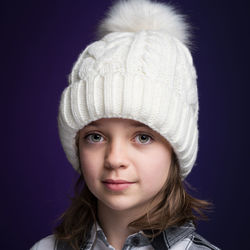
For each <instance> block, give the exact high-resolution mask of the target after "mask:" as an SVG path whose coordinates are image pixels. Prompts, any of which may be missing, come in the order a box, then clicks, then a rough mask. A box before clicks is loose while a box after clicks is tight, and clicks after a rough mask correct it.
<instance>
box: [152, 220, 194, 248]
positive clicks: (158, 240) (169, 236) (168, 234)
mask: <svg viewBox="0 0 250 250" xmlns="http://www.w3.org/2000/svg"><path fill="white" fill-rule="evenodd" d="M194 231H195V226H194V224H193V222H192V221H188V222H186V223H184V224H183V225H182V226H178V227H177V226H173V227H170V228H168V229H166V230H165V231H163V232H162V233H161V234H159V235H158V236H156V237H155V238H154V239H153V241H152V242H151V244H152V246H153V247H154V248H155V249H166V247H167V249H169V248H170V247H172V246H173V245H174V244H175V243H176V242H178V241H180V240H182V239H185V238H187V237H188V236H189V235H190V234H192V233H193V232H194Z"/></svg>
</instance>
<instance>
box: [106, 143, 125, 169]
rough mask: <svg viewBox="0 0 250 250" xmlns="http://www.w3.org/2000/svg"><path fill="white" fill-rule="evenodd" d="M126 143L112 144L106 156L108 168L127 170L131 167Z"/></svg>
mask: <svg viewBox="0 0 250 250" xmlns="http://www.w3.org/2000/svg"><path fill="white" fill-rule="evenodd" d="M127 151H128V150H127V146H126V143H124V142H121V140H114V141H112V142H110V144H109V145H108V147H107V151H106V156H105V167H106V168H114V169H115V168H127V167H128V166H129V159H128V152H127Z"/></svg>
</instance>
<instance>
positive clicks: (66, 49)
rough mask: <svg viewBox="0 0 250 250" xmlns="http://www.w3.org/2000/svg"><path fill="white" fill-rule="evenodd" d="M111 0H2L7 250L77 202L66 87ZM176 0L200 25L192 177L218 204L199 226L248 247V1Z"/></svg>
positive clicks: (222, 243)
mask: <svg viewBox="0 0 250 250" xmlns="http://www.w3.org/2000/svg"><path fill="white" fill-rule="evenodd" d="M111 2H112V1H110V0H105V1H103V0H99V1H83V0H81V1H79V0H75V1H69V0H68V1H66V0H60V1H59V0H55V1H49V0H43V1H41V0H39V1H38V0H36V1H31V0H30V1H1V15H0V18H1V23H2V24H4V26H3V27H2V29H1V69H2V70H3V71H2V74H1V75H2V77H1V127H2V129H1V131H2V135H3V143H1V153H2V157H1V177H2V178H1V193H2V199H1V232H0V235H1V246H0V248H1V249H19V250H20V249H28V248H29V247H31V246H32V245H33V244H34V243H35V242H36V241H37V240H39V239H40V238H42V237H44V236H46V235H48V234H50V233H51V230H52V228H53V225H55V222H54V221H55V219H56V218H57V217H58V215H60V214H61V212H62V211H64V209H65V208H66V207H67V205H68V204H69V202H68V198H67V197H68V196H69V194H71V191H72V186H73V183H74V181H75V180H76V177H77V175H76V174H75V172H74V171H73V169H72V168H71V166H70V164H69V163H68V162H67V160H66V157H65V155H64V152H63V150H62V147H61V145H60V142H59V138H58V132H57V112H58V105H59V100H60V95H61V92H62V91H63V89H64V88H65V87H66V86H67V76H68V74H69V73H70V71H71V68H72V65H73V63H74V62H75V60H76V59H77V57H78V54H79V53H80V52H81V51H82V50H83V49H84V47H85V46H86V45H87V44H88V43H90V42H91V41H93V40H94V38H95V34H94V31H95V28H96V25H97V23H98V21H99V20H100V19H101V18H102V17H103V15H104V11H105V10H107V8H108V7H109V6H110V3H111ZM172 3H174V4H175V5H177V6H178V7H179V9H180V10H182V12H183V13H186V14H187V15H189V16H190V18H189V20H190V22H191V23H192V24H193V26H194V27H195V29H194V34H195V47H196V48H195V50H194V51H193V56H194V62H195V65H196V68H197V72H198V84H199V85H198V88H199V98H200V117H199V129H200V139H199V145H200V147H199V153H198V160H197V165H196V166H195V167H194V169H193V171H192V173H191V174H190V175H189V177H188V178H187V180H188V181H189V182H190V183H191V184H192V186H193V187H195V188H197V193H196V196H198V197H200V198H203V199H208V200H212V201H213V202H214V203H215V212H214V213H212V214H211V215H210V221H209V222H202V223H200V224H199V226H198V232H199V233H200V234H201V235H203V236H204V237H205V238H207V239H208V240H209V241H211V242H212V243H214V244H215V245H217V246H219V247H222V248H223V249H246V246H247V245H248V244H249V243H248V237H249V229H248V227H247V222H248V220H249V208H250V207H249V192H248V190H249V185H248V182H249V181H248V179H249V174H250V171H249V161H248V157H249V145H248V144H249V137H248V135H247V132H248V131H247V128H248V127H249V126H248V125H249V123H248V115H249V112H248V107H249V105H247V99H249V87H248V85H249V71H250V70H249V58H250V57H249V42H250V39H249V36H248V35H247V33H249V28H248V27H249V6H248V1H237V3H235V1H234V2H233V1H231V2H230V1H222V0H221V1H208V0H203V1H197V0H189V1H186V0H178V1H174V0H172ZM6 118H7V119H6Z"/></svg>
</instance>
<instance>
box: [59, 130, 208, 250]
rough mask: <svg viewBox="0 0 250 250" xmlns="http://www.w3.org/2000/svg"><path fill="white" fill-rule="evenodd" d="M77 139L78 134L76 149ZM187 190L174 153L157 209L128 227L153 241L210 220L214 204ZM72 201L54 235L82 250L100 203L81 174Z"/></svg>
mask: <svg viewBox="0 0 250 250" xmlns="http://www.w3.org/2000/svg"><path fill="white" fill-rule="evenodd" d="M78 138H79V135H78V134H77V136H76V145H77V148H79V147H78ZM78 150H79V149H78ZM78 156H79V152H78ZM188 186H189V184H188V183H187V182H186V181H182V180H181V175H180V167H179V164H178V161H177V158H176V155H175V153H174V152H173V153H172V159H171V166H170V171H169V175H168V178H167V181H166V183H165V185H164V186H163V187H162V189H161V190H160V192H159V193H158V194H157V195H156V196H155V197H154V199H153V201H154V202H152V203H150V204H157V205H156V206H154V207H149V208H148V211H147V213H146V214H144V215H142V216H141V217H140V218H138V219H137V220H135V221H133V222H131V223H130V224H129V227H131V228H133V229H134V230H135V231H140V230H149V232H152V233H150V234H147V236H148V237H149V238H152V237H154V236H156V235H158V234H160V233H161V232H162V231H164V230H165V229H166V228H168V227H171V226H180V225H182V224H183V223H184V222H186V221H189V220H192V221H193V222H194V224H196V222H197V220H201V219H202V220H207V219H208V217H207V216H206V215H205V212H208V211H209V210H211V208H212V203H211V202H208V201H205V200H200V199H197V198H194V197H192V196H191V195H190V194H188V193H187V191H186V188H187V187H188ZM71 200H72V203H71V205H70V207H69V208H68V209H67V210H66V211H65V212H64V213H63V214H62V215H61V216H60V218H59V221H60V223H59V225H58V226H56V228H55V230H54V234H55V237H56V239H58V240H63V241H67V242H68V243H70V245H71V246H72V247H73V249H75V250H79V249H80V248H79V246H80V245H81V244H82V243H83V242H84V241H85V240H86V239H87V238H88V234H89V232H90V229H91V227H92V225H95V226H96V222H97V199H96V197H95V196H94V195H93V194H92V193H91V192H90V191H89V189H88V187H87V185H84V179H83V176H82V174H81V175H80V177H79V178H78V180H77V182H76V184H75V188H74V196H73V198H72V199H71ZM147 232H148V231H147Z"/></svg>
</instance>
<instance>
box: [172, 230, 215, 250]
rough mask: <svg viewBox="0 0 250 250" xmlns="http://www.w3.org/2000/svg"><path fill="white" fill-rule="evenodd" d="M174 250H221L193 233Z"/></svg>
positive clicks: (175, 246) (177, 244)
mask: <svg viewBox="0 0 250 250" xmlns="http://www.w3.org/2000/svg"><path fill="white" fill-rule="evenodd" d="M171 249H172V250H179V249H188V250H209V249H211V250H220V249H219V248H218V247H216V246H214V245H213V244H211V243H210V242H209V241H207V240H206V239H205V238H203V237H202V236H201V235H199V234H197V233H196V232H193V233H192V234H191V235H189V236H188V237H187V238H185V239H183V240H181V241H179V242H178V243H176V244H175V245H173V247H171Z"/></svg>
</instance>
